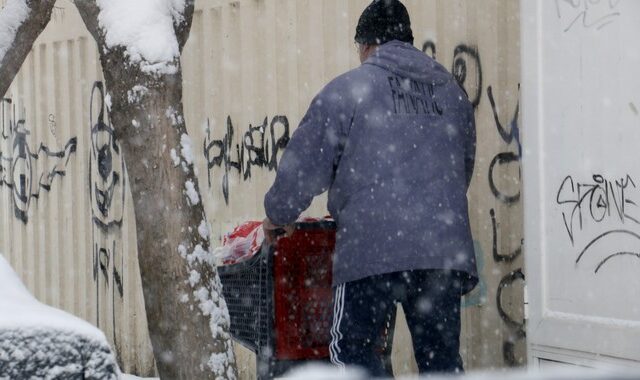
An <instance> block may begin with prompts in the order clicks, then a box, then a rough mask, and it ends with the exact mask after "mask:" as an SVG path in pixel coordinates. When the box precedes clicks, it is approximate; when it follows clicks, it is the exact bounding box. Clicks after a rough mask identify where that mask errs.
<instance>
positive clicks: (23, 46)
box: [0, 0, 55, 95]
mask: <svg viewBox="0 0 640 380" xmlns="http://www.w3.org/2000/svg"><path fill="white" fill-rule="evenodd" d="M54 3H55V0H7V1H6V3H5V5H4V7H3V8H2V9H1V10H0V95H3V94H5V93H6V92H7V90H8V89H9V86H10V85H11V82H13V79H14V78H15V76H16V74H17V73H18V71H19V70H20V67H21V66H22V63H23V62H24V60H25V59H26V58H27V55H29V52H30V51H31V47H32V45H33V43H34V41H35V40H36V38H38V36H39V35H40V33H41V32H42V30H43V29H44V28H45V27H46V26H47V24H48V23H49V20H50V19H51V12H52V11H53V5H54Z"/></svg>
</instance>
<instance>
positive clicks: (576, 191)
mask: <svg viewBox="0 0 640 380" xmlns="http://www.w3.org/2000/svg"><path fill="white" fill-rule="evenodd" d="M638 191H639V189H638V187H637V185H636V182H635V181H634V180H633V178H632V176H631V175H628V174H627V175H624V176H619V177H614V178H610V177H609V178H608V177H606V176H604V175H602V174H595V175H592V176H591V178H590V180H587V181H578V180H576V179H574V177H573V176H571V175H569V176H566V177H565V178H564V180H563V181H562V183H561V184H560V186H559V188H558V192H557V194H556V203H557V204H558V206H560V210H561V214H562V222H563V225H564V227H565V231H566V233H567V237H568V239H569V241H570V242H571V245H572V246H574V247H575V246H578V248H579V249H580V251H579V252H578V253H577V256H576V265H578V264H580V262H581V261H582V260H583V259H584V258H585V257H589V256H595V257H594V259H595V260H594V262H595V266H594V268H593V271H594V273H598V272H599V271H600V270H601V269H602V267H603V266H604V265H605V264H607V263H609V262H610V261H611V260H613V259H617V258H624V257H633V258H638V259H640V249H636V250H630V249H624V248H620V249H618V248H616V247H618V246H620V245H621V244H620V243H625V240H627V239H631V240H632V241H635V243H637V240H640V234H638V232H635V231H634V230H633V229H632V228H634V227H635V228H636V229H637V226H638V225H640V213H638V204H637V203H636V200H637V199H638V195H639V194H638ZM623 238H624V239H623ZM604 240H607V241H609V243H608V244H599V243H600V242H602V241H604ZM636 245H637V244H636ZM599 247H606V249H605V250H604V252H603V250H602V249H598V248H599ZM592 252H593V253H592Z"/></svg>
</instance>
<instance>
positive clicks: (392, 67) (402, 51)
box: [364, 40, 452, 85]
mask: <svg viewBox="0 0 640 380" xmlns="http://www.w3.org/2000/svg"><path fill="white" fill-rule="evenodd" d="M364 64H365V65H374V66H378V67H381V68H383V69H385V70H388V71H390V72H392V73H394V74H396V75H399V76H401V77H403V78H409V79H413V80H416V81H419V82H428V83H433V84H437V85H439V84H444V83H446V82H448V81H449V80H451V78H452V76H451V74H450V73H449V72H448V71H447V70H446V69H445V68H444V67H443V66H442V65H441V64H439V63H438V62H436V61H435V60H434V59H432V58H431V57H429V56H427V55H426V54H425V53H423V52H421V51H420V50H418V49H416V48H415V47H414V46H413V45H412V44H410V43H406V42H401V41H397V40H394V41H390V42H387V43H386V44H384V45H381V46H379V47H378V48H377V49H376V51H375V52H374V53H373V54H372V55H371V56H370V57H369V58H368V59H367V60H366V61H365V62H364Z"/></svg>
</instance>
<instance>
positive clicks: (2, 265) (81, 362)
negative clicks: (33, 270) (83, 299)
mask: <svg viewBox="0 0 640 380" xmlns="http://www.w3.org/2000/svg"><path fill="white" fill-rule="evenodd" d="M6 310H10V311H11V312H10V313H7V312H4V311H6ZM0 311H3V312H0V378H2V377H5V376H6V377H9V378H12V379H22V378H27V379H29V378H86V379H114V380H115V379H117V378H118V377H119V375H120V373H119V369H118V365H117V364H116V360H115V357H114V355H113V353H112V352H111V348H110V347H109V344H108V343H107V340H106V338H105V337H104V334H103V333H102V332H101V331H100V330H98V329H97V328H95V327H93V326H92V325H90V324H89V323H87V322H85V321H83V320H82V319H79V318H76V317H74V316H72V315H70V314H67V313H65V312H63V311H62V310H58V309H55V308H53V307H50V306H47V305H44V304H42V303H40V302H38V301H37V300H36V299H35V298H34V297H33V296H32V295H31V294H30V293H29V291H28V290H27V289H26V288H25V287H24V285H23V284H22V282H21V281H20V279H19V278H18V275H17V274H16V273H15V272H14V271H13V269H12V268H11V266H9V263H8V262H7V261H6V260H5V259H4V257H3V256H2V255H1V254H0ZM53 375H55V376H53Z"/></svg>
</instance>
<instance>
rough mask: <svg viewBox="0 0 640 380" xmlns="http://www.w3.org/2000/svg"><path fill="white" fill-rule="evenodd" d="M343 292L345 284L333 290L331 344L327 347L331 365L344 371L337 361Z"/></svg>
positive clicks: (342, 365)
mask: <svg viewBox="0 0 640 380" xmlns="http://www.w3.org/2000/svg"><path fill="white" fill-rule="evenodd" d="M344 291H345V284H342V285H338V286H337V287H336V290H335V295H334V298H333V299H334V301H333V302H334V303H333V326H332V327H331V338H332V339H331V344H330V345H329V353H330V354H331V363H333V364H335V365H337V366H338V367H340V368H342V369H344V363H343V362H342V361H340V359H338V354H339V353H340V351H341V350H340V346H339V343H340V340H341V339H342V336H343V335H342V333H341V332H340V323H341V322H342V316H343V314H344Z"/></svg>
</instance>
